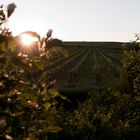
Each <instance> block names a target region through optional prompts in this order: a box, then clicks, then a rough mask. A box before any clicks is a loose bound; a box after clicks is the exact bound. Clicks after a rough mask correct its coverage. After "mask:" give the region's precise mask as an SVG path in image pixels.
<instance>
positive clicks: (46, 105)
mask: <svg viewBox="0 0 140 140" xmlns="http://www.w3.org/2000/svg"><path fill="white" fill-rule="evenodd" d="M44 107H45V110H46V111H48V109H49V108H50V107H51V104H50V103H45V104H44Z"/></svg>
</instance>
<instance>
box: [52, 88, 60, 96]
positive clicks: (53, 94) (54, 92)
mask: <svg viewBox="0 0 140 140" xmlns="http://www.w3.org/2000/svg"><path fill="white" fill-rule="evenodd" d="M49 92H50V94H51V95H52V96H53V97H57V96H60V93H59V92H58V91H57V90H56V89H55V88H51V89H49Z"/></svg>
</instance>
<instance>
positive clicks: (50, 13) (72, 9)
mask: <svg viewBox="0 0 140 140" xmlns="http://www.w3.org/2000/svg"><path fill="white" fill-rule="evenodd" d="M12 2H14V3H15V4H16V5H17V8H16V9H15V12H14V13H13V15H12V16H11V17H10V18H9V19H8V23H7V26H8V28H9V29H10V30H11V31H12V32H13V35H18V34H20V33H21V32H24V31H29V30H30V31H35V32H37V33H39V34H40V35H41V36H42V37H43V36H45V34H46V32H47V31H48V29H50V28H51V29H53V34H52V37H53V38H58V39H61V40H63V41H130V40H131V39H133V38H134V34H135V33H140V0H0V4H5V5H7V4H8V3H12Z"/></svg>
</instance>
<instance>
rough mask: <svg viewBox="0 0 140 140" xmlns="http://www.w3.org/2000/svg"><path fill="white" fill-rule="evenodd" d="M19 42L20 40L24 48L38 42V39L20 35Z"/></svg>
mask: <svg viewBox="0 0 140 140" xmlns="http://www.w3.org/2000/svg"><path fill="white" fill-rule="evenodd" d="M21 40H22V43H23V44H25V46H28V45H30V44H32V43H33V42H36V41H38V38H37V37H32V36H30V35H28V34H22V35H21Z"/></svg>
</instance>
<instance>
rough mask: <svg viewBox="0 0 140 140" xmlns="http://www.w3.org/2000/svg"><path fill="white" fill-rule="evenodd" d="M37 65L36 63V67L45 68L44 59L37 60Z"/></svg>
mask: <svg viewBox="0 0 140 140" xmlns="http://www.w3.org/2000/svg"><path fill="white" fill-rule="evenodd" d="M35 65H36V67H37V68H38V69H39V70H43V69H44V66H45V65H44V62H43V61H41V60H39V61H36V62H35Z"/></svg>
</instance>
